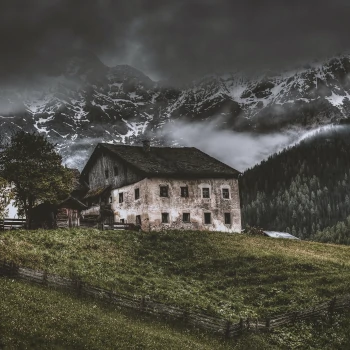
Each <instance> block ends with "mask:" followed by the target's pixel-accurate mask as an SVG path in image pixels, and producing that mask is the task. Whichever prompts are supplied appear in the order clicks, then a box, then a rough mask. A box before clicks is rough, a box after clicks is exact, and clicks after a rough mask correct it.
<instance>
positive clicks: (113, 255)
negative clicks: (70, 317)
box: [0, 229, 350, 321]
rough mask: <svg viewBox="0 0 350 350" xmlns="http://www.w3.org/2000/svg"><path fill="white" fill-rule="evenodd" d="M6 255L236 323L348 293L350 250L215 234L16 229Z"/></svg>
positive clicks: (0, 250)
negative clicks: (248, 317) (244, 318)
mask: <svg viewBox="0 0 350 350" xmlns="http://www.w3.org/2000/svg"><path fill="white" fill-rule="evenodd" d="M0 258H1V259H8V260H12V261H15V262H16V263H18V264H20V265H24V266H27V267H31V268H36V269H42V270H47V271H48V272H50V273H56V274H59V275H62V276H80V277H81V278H82V280H83V281H85V282H87V283H90V284H92V285H96V286H100V287H103V288H108V289H112V290H114V291H116V292H122V293H126V294H132V295H133V294H136V295H144V296H149V297H150V299H153V300H157V301H162V302H165V303H168V304H171V305H177V306H180V307H187V308H199V309H202V310H204V311H206V312H208V313H210V314H213V315H219V316H223V317H225V318H228V319H229V318H230V319H232V320H233V321H237V320H238V318H239V317H241V316H242V317H246V316H249V315H250V316H259V317H265V316H268V315H273V314H276V313H282V312H286V311H289V310H295V309H301V308H304V307H306V306H308V305H313V304H314V303H316V302H318V301H321V300H325V299H330V298H331V297H333V296H334V295H337V294H345V293H348V291H349V287H350V247H346V246H336V245H330V244H320V243H314V242H304V241H289V240H278V239H271V238H265V237H253V236H246V235H239V234H236V235H232V234H225V233H209V232H195V231H193V232H191V231H186V232H181V231H173V232H159V233H135V232H126V231H114V232H111V231H104V232H101V231H98V230H94V229H91V230H83V229H76V230H57V231H12V232H6V233H3V234H1V236H0Z"/></svg>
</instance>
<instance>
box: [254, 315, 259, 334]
mask: <svg viewBox="0 0 350 350" xmlns="http://www.w3.org/2000/svg"><path fill="white" fill-rule="evenodd" d="M258 324H259V321H258V318H256V320H255V332H257V331H258Z"/></svg>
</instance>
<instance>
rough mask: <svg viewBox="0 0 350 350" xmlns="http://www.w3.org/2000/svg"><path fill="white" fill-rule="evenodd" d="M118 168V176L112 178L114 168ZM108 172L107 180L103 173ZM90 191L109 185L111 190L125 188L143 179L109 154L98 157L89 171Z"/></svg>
mask: <svg viewBox="0 0 350 350" xmlns="http://www.w3.org/2000/svg"><path fill="white" fill-rule="evenodd" d="M115 167H117V168H118V175H117V176H114V168H115ZM106 170H107V171H108V179H106V176H105V172H106ZM88 177H89V186H90V189H95V188H98V187H104V186H108V185H111V186H112V188H118V187H122V186H126V185H129V184H132V183H135V182H138V181H140V180H142V179H143V178H144V176H141V175H139V174H137V173H136V171H134V170H133V169H131V168H130V167H128V166H127V165H126V164H125V163H124V162H122V161H119V160H117V159H115V158H114V157H112V156H111V155H110V154H106V153H105V154H104V155H100V156H99V157H98V158H97V159H96V160H95V162H94V164H93V165H92V167H91V169H90V171H89V175H88Z"/></svg>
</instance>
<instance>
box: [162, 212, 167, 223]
mask: <svg viewBox="0 0 350 350" xmlns="http://www.w3.org/2000/svg"><path fill="white" fill-rule="evenodd" d="M162 223H163V224H168V223H169V213H162Z"/></svg>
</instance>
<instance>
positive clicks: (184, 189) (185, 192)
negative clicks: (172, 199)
mask: <svg viewBox="0 0 350 350" xmlns="http://www.w3.org/2000/svg"><path fill="white" fill-rule="evenodd" d="M180 188H181V197H183V198H188V186H181V187H180Z"/></svg>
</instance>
